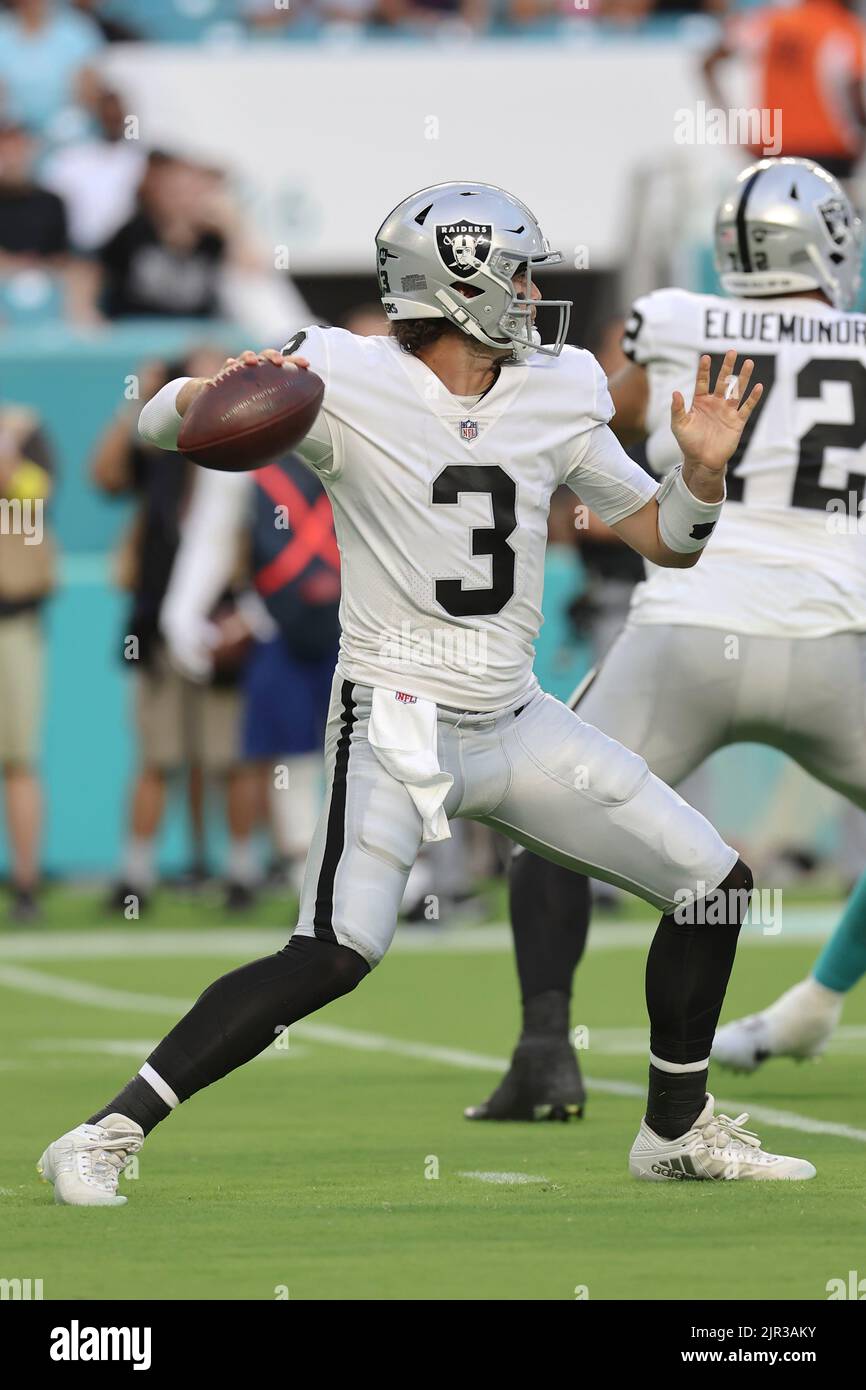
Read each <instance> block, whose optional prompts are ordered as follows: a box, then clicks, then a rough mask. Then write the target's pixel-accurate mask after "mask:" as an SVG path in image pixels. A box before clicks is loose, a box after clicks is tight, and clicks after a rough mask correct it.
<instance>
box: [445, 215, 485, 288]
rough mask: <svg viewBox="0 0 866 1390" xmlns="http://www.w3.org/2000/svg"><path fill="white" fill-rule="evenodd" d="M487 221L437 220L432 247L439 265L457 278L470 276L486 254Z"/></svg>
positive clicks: (483, 260)
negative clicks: (434, 249)
mask: <svg viewBox="0 0 866 1390" xmlns="http://www.w3.org/2000/svg"><path fill="white" fill-rule="evenodd" d="M492 231H493V228H492V226H491V224H490V223H489V222H470V221H468V220H467V221H465V222H462V221H461V222H440V223H439V224H438V225H437V227H436V249H437V251H438V252H439V258H440V260H441V261H442V264H443V265H444V266H445V267H446V268H447V269H448V270H449V271H450V272H451V274H452V275H457V276H458V277H459V278H460V279H461V280H467V279H468V278H469V276H470V275H474V274H475V272H476V271H477V269H478V267H479V266H480V265H483V264H484V262H485V261H486V260H487V257H488V256H489V255H490V237H491V233H492Z"/></svg>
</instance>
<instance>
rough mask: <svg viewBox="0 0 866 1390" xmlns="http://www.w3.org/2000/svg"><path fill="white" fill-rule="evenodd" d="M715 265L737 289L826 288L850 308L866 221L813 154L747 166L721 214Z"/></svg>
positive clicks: (729, 285)
mask: <svg viewBox="0 0 866 1390" xmlns="http://www.w3.org/2000/svg"><path fill="white" fill-rule="evenodd" d="M715 241H716V270H717V271H718V273H719V279H720V280H721V283H722V287H723V288H724V289H726V290H728V292H729V293H731V294H739V295H784V294H792V293H795V292H797V291H800V290H823V292H824V294H825V295H826V296H827V298H828V299H829V300H830V303H831V304H834V305H835V306H836V308H837V309H850V308H851V306H852V305H853V303H854V300H855V299H856V297H857V291H858V289H859V286H860V269H861V261H862V224H861V222H860V218H859V217H858V216H857V214H856V213H855V211H854V209H853V207H852V206H851V202H850V200H849V198H848V195H847V194H846V193H845V191H844V189H843V188H842V187H841V185H840V184H839V183H837V181H836V179H834V178H833V176H832V175H831V174H828V173H827V171H826V169H822V168H821V166H820V164H815V163H814V161H813V160H811V159H793V158H788V157H785V158H782V159H762V160H760V162H759V163H757V164H753V165H752V166H751V167H750V168H748V169H744V170H743V172H742V173H741V174H740V176H739V178H738V179H737V182H736V185H735V187H734V190H733V192H732V193H731V194H730V196H729V197H727V198H726V199H725V200H724V202H723V203H722V205H721V207H720V208H719V211H718V214H717V216H716V237H715Z"/></svg>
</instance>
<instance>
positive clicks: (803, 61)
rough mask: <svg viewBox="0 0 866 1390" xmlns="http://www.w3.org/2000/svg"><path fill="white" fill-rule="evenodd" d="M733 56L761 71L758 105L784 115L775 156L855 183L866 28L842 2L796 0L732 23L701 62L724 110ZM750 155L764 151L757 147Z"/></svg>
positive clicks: (865, 113) (865, 121) (864, 118)
mask: <svg viewBox="0 0 866 1390" xmlns="http://www.w3.org/2000/svg"><path fill="white" fill-rule="evenodd" d="M734 57H737V58H741V59H745V60H748V61H750V62H751V63H752V64H753V65H754V64H757V71H758V83H759V93H758V100H757V101H756V103H755V104H756V105H757V106H758V107H760V108H761V109H763V110H768V111H772V112H775V111H780V112H781V117H780V118H778V117H777V118H776V119H777V120H779V119H781V131H780V133H781V148H780V149H779V148H774V149H773V153H774V154H782V155H803V156H805V157H807V158H809V159H816V160H817V161H818V162H819V163H820V164H822V165H823V166H824V168H825V169H827V170H828V171H829V172H830V173H831V174H835V175H836V177H837V178H841V179H847V178H850V176H851V174H852V172H853V169H854V166H855V164H856V163H857V161H858V159H859V158H860V156H861V154H862V153H863V145H864V131H866V107H864V100H863V80H864V76H866V26H864V24H863V21H862V20H861V19H860V17H859V15H857V14H855V13H852V11H851V9H849V7H848V5H847V4H846V3H845V0H799V3H797V4H794V5H793V6H790V7H787V6H786V7H784V8H781V9H776V8H770V7H769V6H768V7H767V8H766V9H761V10H756V11H749V12H746V13H744V14H742V15H736V16H734V17H733V18H732V19H731V20H730V21H729V24H728V29H727V32H726V34H725V36H724V38H723V40H722V42H721V43H720V44H718V45H717V47H716V48H714V49H713V51H712V52H711V53H709V54H708V55H707V57H706V59H705V60H704V75H705V78H706V81H707V86H708V88H709V92H710V96H711V98H712V101H713V103H714V105H715V106H717V107H721V108H723V109H724V108H725V107H726V106H727V105H728V102H727V99H726V98H725V96H724V94H723V92H722V90H721V88H720V86H719V82H718V75H717V74H718V69H719V67H720V65H721V64H722V63H724V62H726V61H727V60H728V59H730V58H734ZM750 153H751V154H753V155H755V156H757V157H760V156H761V155H762V154H763V153H764V150H763V149H762V148H760V147H758V146H752V147H751V148H750Z"/></svg>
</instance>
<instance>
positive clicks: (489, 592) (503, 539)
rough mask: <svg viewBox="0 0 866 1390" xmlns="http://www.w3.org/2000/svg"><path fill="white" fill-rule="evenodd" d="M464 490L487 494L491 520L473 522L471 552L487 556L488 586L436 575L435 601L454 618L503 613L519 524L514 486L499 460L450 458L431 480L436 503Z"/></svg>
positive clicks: (449, 502) (456, 498)
mask: <svg viewBox="0 0 866 1390" xmlns="http://www.w3.org/2000/svg"><path fill="white" fill-rule="evenodd" d="M464 492H482V493H487V495H488V496H489V497H490V501H491V506H492V510H493V525H492V526H473V527H472V529H471V531H470V533H469V534H470V536H471V538H472V542H471V554H472V555H489V556H490V579H491V582H490V584H489V585H488V586H487V587H486V588H481V589H474V588H473V589H467V588H465V587H464V584H463V581H462V579H437V580H436V581H435V585H434V593H435V595H436V602H437V603H439V604H441V606H442V607H443V608H444V609H445V612H446V613H450V614H451V616H452V617H453V618H481V617H485V616H487V615H490V614H492V613H501V612H502V609H503V608H504V607H505V605H506V603H508V601H509V599H510V598H512V597H513V595H514V562H515V559H516V555H515V551H514V547H513V546H511V545H509V542H508V538H509V536H510V535H512V533H513V532H514V531H515V530H516V529H517V510H516V503H517V487H516V485H515V482H514V479H513V478H511V477H509V475H508V474H507V473H506V472H505V469H504V468H501V467H500V466H499V464H498V463H449V464H448V465H447V467H446V468H443V470H442V472H441V473H440V474H439V476H438V477H437V478H436V479H435V481H434V483H433V495H432V501H433V504H434V506H445V507H453V506H457V505H459V503H460V495H461V493H464Z"/></svg>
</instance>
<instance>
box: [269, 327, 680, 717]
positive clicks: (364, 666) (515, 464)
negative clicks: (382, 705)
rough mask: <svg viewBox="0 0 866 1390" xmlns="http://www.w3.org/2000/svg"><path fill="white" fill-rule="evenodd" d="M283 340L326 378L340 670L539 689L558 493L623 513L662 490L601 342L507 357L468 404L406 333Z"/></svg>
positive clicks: (318, 448)
mask: <svg viewBox="0 0 866 1390" xmlns="http://www.w3.org/2000/svg"><path fill="white" fill-rule="evenodd" d="M284 351H285V352H294V353H297V354H299V355H300V356H302V357H306V358H308V360H309V362H310V366H311V368H312V370H313V371H315V372H316V373H317V374H318V375H320V376H321V377H322V379H323V381H324V383H325V397H324V403H323V407H322V411H321V413H320V415H319V418H318V420H317V421H316V424H315V426H314V428H313V431H312V433H311V434H310V436H309V437H308V438H307V439H306V440H305V441H304V443H303V444H302V445H301V447H300V450H299V452H300V453H301V455H302V456H303V458H304V459H305V460H306V462H307V463H308V464H309V465H310V467H312V468H314V469H315V471H316V472H317V473H318V475H319V476H320V477H321V479H322V481H323V483H324V485H325V487H326V489H327V491H328V494H329V496H330V498H331V502H332V505H333V510H334V522H335V526H336V532H337V539H338V542H339V546H340V554H341V556H342V578H343V597H342V604H341V611H340V620H341V624H342V629H343V632H342V641H341V646H340V658H339V670H340V671H341V673H342V674H343V675H344V676H345V677H346V678H347V679H348V680H351V681H356V682H358V683H359V684H362V685H372V686H384V687H386V688H397V689H399V690H405V691H407V692H409V693H411V694H415V695H418V696H421V697H422V698H425V699H430V700H434V701H436V702H437V703H438V704H440V705H445V706H450V707H452V708H456V709H466V710H473V711H484V710H493V709H498V708H502V707H504V706H506V705H508V704H509V703H511V702H512V701H518V700H520V698H521V697H522V696H523V695H527V694H529V693H530V692H531V691H532V690H533V689H534V688H535V681H534V678H533V675H532V663H533V659H534V649H533V644H534V641H535V638H536V636H537V634H538V629H539V626H540V623H541V596H542V589H543V583H544V552H545V546H546V543H547V515H548V507H549V502H550V497H551V494H552V493H553V492H554V491H555V489H556V488H557V487H558V486H559V485H560V484H562V483H567V484H568V485H569V486H570V487H572V488H573V489H574V491H575V492H577V493H578V494H579V495H580V498H581V500H582V501H583V502H584V503H585V504H586V505H587V506H589V507H591V508H592V509H593V510H594V511H596V512H597V513H598V515H599V516H600V517H601V518H602V519H603V520H605V521H607V522H608V523H614V522H616V521H620V520H622V519H623V518H625V517H627V516H630V515H631V514H632V513H633V512H635V511H637V510H638V509H639V508H640V507H642V506H644V505H645V504H646V503H647V501H649V499H650V498H651V497H653V496H654V495H655V492H656V491H657V484H656V483H655V482H653V480H652V479H651V478H649V477H648V476H647V475H646V474H645V473H644V472H643V470H642V469H640V468H639V467H638V466H637V465H636V464H634V463H633V462H632V460H631V459H629V458H628V456H627V455H626V454H625V453H624V451H623V450H622V448H621V447H620V445H619V444H618V443H617V441H616V439H615V438H614V436H613V434H612V432H611V431H610V429H609V428H608V427H607V421H608V420H609V419H610V417H611V415H612V414H613V405H612V402H611V400H610V396H609V394H608V390H607V382H606V380H605V377H604V374H603V372H602V371H601V368H600V367H599V366H598V364H597V362H596V361H595V359H594V358H593V357H592V355H591V354H590V353H588V352H584V351H582V350H580V349H577V348H565V349H564V351H563V352H562V354H561V356H560V357H557V358H553V357H546V356H541V355H537V356H535V357H533V358H530V359H529V361H527V362H524V363H514V364H509V365H507V366H504V367H503V368H502V370H501V371H500V373H499V377H498V379H497V380H496V381H495V382H494V384H493V386H492V387H491V388H490V389H489V390H488V391H487V392H485V393H484V395H483V396H482V397H481V398H480V399H478V400H477V401H476V402H475V403H473V404H471V405H467V404H466V403H465V402H463V401H461V400H460V399H459V398H458V397H456V396H453V395H451V393H450V392H449V391H447V390H446V388H445V387H444V386H443V384H442V382H441V381H440V380H439V378H438V377H437V376H436V375H435V374H434V373H433V372H432V371H431V370H430V369H429V368H428V367H427V366H426V365H425V364H424V363H423V362H421V361H420V360H419V359H418V358H416V357H413V356H410V355H409V354H408V353H405V352H403V351H402V350H401V348H400V347H399V346H398V344H397V343H396V341H395V340H394V339H393V338H385V337H369V338H362V337H357V336H356V335H354V334H352V333H347V332H345V331H343V330H342V329H338V328H327V329H323V328H310V329H307V330H306V331H305V332H303V333H299V334H298V335H297V336H296V337H295V338H294V339H293V340H292V342H291V343H289V344H287V346H286V348H285V349H284Z"/></svg>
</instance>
